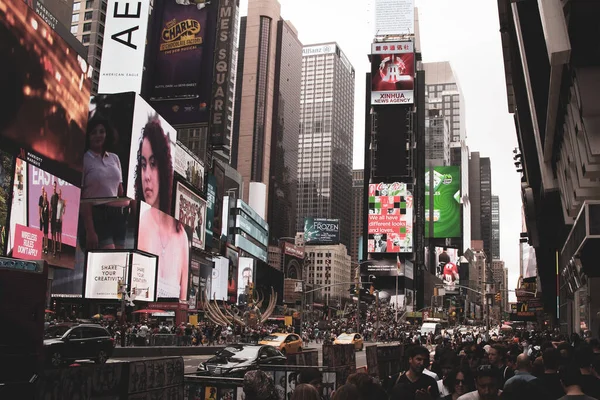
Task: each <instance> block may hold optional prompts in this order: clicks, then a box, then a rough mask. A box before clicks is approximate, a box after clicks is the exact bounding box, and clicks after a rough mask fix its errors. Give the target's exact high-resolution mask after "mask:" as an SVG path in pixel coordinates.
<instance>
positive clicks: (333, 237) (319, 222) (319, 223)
mask: <svg viewBox="0 0 600 400" xmlns="http://www.w3.org/2000/svg"><path fill="white" fill-rule="evenodd" d="M304 242H305V243H306V244H338V243H339V242H340V220H339V219H328V218H312V217H309V218H305V219H304Z"/></svg>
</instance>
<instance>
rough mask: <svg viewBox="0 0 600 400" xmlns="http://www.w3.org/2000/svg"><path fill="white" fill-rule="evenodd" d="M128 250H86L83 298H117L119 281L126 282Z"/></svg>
mask: <svg viewBox="0 0 600 400" xmlns="http://www.w3.org/2000/svg"><path fill="white" fill-rule="evenodd" d="M130 255H131V253H130V252H128V251H118V252H100V253H96V252H91V251H90V252H88V253H87V263H86V276H85V291H84V293H85V298H86V299H104V300H117V299H119V298H120V296H119V290H118V289H119V281H121V282H123V284H126V283H127V277H128V275H129V258H130Z"/></svg>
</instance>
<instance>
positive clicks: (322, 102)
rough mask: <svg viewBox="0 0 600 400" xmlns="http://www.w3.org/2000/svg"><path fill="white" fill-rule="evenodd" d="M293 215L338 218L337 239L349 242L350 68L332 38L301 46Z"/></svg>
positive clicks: (301, 218)
mask: <svg viewBox="0 0 600 400" xmlns="http://www.w3.org/2000/svg"><path fill="white" fill-rule="evenodd" d="M302 55H303V57H302V94H301V99H300V110H301V111H300V137H299V143H298V217H297V223H296V228H297V230H298V231H300V230H303V229H304V218H306V217H318V218H338V219H339V220H340V225H341V229H340V236H341V243H342V244H344V246H346V248H349V247H350V236H351V228H350V226H351V221H350V220H351V209H352V197H351V196H350V195H349V193H351V190H352V145H353V136H354V74H355V72H354V67H352V65H351V64H350V62H349V61H348V59H347V58H346V56H345V55H344V53H343V52H342V50H341V49H340V48H339V46H338V45H337V44H336V43H326V44H318V45H310V46H304V49H303V54H302Z"/></svg>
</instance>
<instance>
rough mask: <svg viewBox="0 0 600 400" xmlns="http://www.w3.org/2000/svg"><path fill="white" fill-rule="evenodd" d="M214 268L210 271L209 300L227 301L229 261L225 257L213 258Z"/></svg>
mask: <svg viewBox="0 0 600 400" xmlns="http://www.w3.org/2000/svg"><path fill="white" fill-rule="evenodd" d="M213 261H214V263H215V267H214V268H213V270H212V287H211V291H210V293H209V297H210V300H218V301H225V300H227V281H228V278H229V276H228V274H229V259H228V258H226V257H215V258H213Z"/></svg>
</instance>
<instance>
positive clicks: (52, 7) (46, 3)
mask: <svg viewBox="0 0 600 400" xmlns="http://www.w3.org/2000/svg"><path fill="white" fill-rule="evenodd" d="M96 1H99V0H96ZM75 3H79V1H78V0H77V1H75ZM81 3H94V0H87V1H82V2H81ZM73 4H74V2H73V0H37V4H36V5H35V7H36V12H37V13H38V14H39V15H41V16H42V18H44V20H45V21H46V22H48V24H49V25H50V26H51V27H52V29H54V30H56V27H55V26H54V23H56V22H58V23H60V24H61V25H63V26H65V27H67V28H69V27H70V26H71V21H72V15H73ZM40 8H43V9H45V10H40ZM88 8H92V5H91V4H90V7H88ZM45 11H49V12H50V14H52V16H53V17H54V18H56V21H52V20H51V18H50V17H49V16H47V15H44V12H45Z"/></svg>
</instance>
